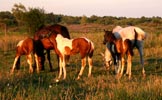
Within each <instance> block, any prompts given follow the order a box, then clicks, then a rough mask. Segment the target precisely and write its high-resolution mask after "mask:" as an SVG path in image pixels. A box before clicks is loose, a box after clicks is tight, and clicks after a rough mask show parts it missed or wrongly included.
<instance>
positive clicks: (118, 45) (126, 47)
mask: <svg viewBox="0 0 162 100" xmlns="http://www.w3.org/2000/svg"><path fill="white" fill-rule="evenodd" d="M107 42H108V43H110V48H109V49H110V52H111V54H112V57H113V59H114V65H115V68H116V69H115V71H116V73H117V75H118V76H119V78H120V77H121V76H122V74H123V70H124V64H125V61H124V57H125V55H126V56H127V72H126V74H128V75H129V79H130V77H131V66H132V56H133V46H132V43H131V41H130V40H129V39H125V40H124V41H123V40H122V39H117V38H116V37H115V36H114V34H113V33H112V31H105V34H104V41H103V43H104V44H106V43H107Z"/></svg>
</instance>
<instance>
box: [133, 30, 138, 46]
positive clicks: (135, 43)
mask: <svg viewBox="0 0 162 100" xmlns="http://www.w3.org/2000/svg"><path fill="white" fill-rule="evenodd" d="M134 33H135V34H134V45H133V46H135V45H137V37H138V33H137V31H136V29H134Z"/></svg>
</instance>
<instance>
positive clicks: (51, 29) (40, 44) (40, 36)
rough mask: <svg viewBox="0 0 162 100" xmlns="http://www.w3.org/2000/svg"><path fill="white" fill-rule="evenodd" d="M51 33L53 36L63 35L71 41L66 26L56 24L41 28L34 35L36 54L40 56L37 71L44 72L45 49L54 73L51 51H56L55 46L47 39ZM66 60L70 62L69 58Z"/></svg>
mask: <svg viewBox="0 0 162 100" xmlns="http://www.w3.org/2000/svg"><path fill="white" fill-rule="evenodd" d="M51 33H53V34H61V35H62V36H63V37H66V38H68V39H70V35H69V32H68V29H67V28H66V27H65V26H62V25H59V24H54V25H50V26H45V27H42V28H40V29H39V30H38V31H37V32H36V33H35V35H34V40H35V46H36V47H35V52H36V54H37V55H38V61H39V62H38V63H39V69H37V70H44V61H45V55H44V49H45V50H46V51H47V59H48V62H49V67H50V71H52V70H53V69H52V64H51V60H50V59H51V58H50V50H51V49H54V46H53V44H52V43H51V41H50V40H49V39H47V38H45V37H48V36H49V35H50V34H51ZM66 60H67V61H68V60H69V56H67V57H66Z"/></svg>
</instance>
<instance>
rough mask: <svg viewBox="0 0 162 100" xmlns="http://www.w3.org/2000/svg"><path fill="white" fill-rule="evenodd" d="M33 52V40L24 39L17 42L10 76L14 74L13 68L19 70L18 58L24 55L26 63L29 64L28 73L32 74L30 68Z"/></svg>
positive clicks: (31, 68)
mask: <svg viewBox="0 0 162 100" xmlns="http://www.w3.org/2000/svg"><path fill="white" fill-rule="evenodd" d="M33 50H34V40H33V39H32V38H26V39H24V40H21V41H19V42H18V44H17V47H16V56H15V60H14V63H13V66H12V69H11V74H12V73H13V72H14V70H15V68H20V57H21V56H22V55H26V57H27V63H28V64H29V72H30V73H33V67H32V53H33ZM35 56H36V55H35Z"/></svg>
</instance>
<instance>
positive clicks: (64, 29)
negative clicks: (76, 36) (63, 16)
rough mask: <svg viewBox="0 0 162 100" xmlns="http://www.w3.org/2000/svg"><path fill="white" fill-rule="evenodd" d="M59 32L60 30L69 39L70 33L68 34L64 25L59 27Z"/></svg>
mask: <svg viewBox="0 0 162 100" xmlns="http://www.w3.org/2000/svg"><path fill="white" fill-rule="evenodd" d="M61 32H62V35H63V36H64V37H66V38H68V39H70V35H69V31H68V29H67V28H66V27H64V26H63V27H61Z"/></svg>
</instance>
